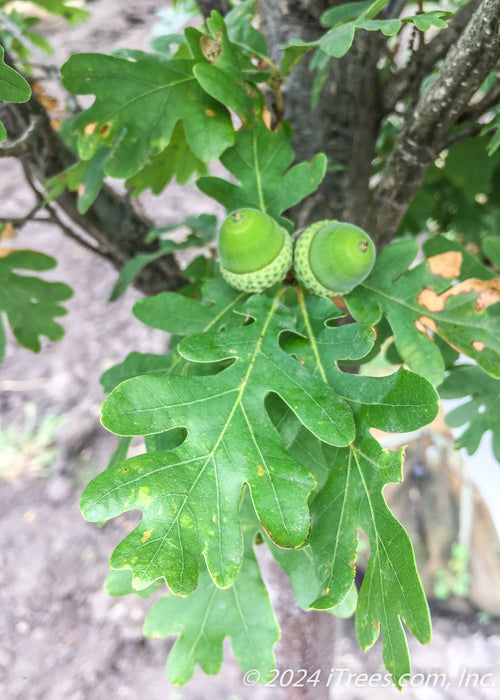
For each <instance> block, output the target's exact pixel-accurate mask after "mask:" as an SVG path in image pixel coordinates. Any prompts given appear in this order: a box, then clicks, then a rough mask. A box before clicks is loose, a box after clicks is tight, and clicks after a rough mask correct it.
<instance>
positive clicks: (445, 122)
mask: <svg viewBox="0 0 500 700" xmlns="http://www.w3.org/2000/svg"><path fill="white" fill-rule="evenodd" d="M499 29H500V2H498V0H483V1H482V2H481V4H480V5H479V7H478V9H477V11H476V12H475V14H474V15H473V17H472V18H471V20H470V21H469V23H468V25H467V27H466V28H465V30H464V31H463V33H462V35H461V36H460V38H459V39H458V41H457V42H456V43H455V45H454V46H453V47H452V48H451V49H450V50H449V51H448V53H447V55H446V58H445V59H444V61H443V63H442V65H441V67H440V69H439V70H438V72H437V74H436V77H435V78H434V80H433V82H432V83H431V85H430V86H429V88H428V89H427V91H426V92H425V93H424V95H423V96H422V97H421V98H420V100H419V102H418V103H417V105H416V107H415V109H414V110H413V111H412V112H411V113H409V114H408V115H407V118H406V121H405V124H404V125H403V128H402V130H401V132H400V133H399V136H398V138H397V140H396V143H395V145H394V148H393V150H392V152H391V154H390V156H389V158H388V160H387V163H386V166H385V168H384V170H383V172H382V176H381V180H380V183H379V185H378V187H377V190H376V192H375V196H374V198H373V201H372V204H371V206H370V208H369V211H368V215H367V217H366V225H367V227H368V229H369V231H370V233H371V234H372V235H373V236H374V238H375V239H376V242H377V243H378V245H379V246H382V247H383V246H384V245H386V244H387V243H389V242H390V240H391V239H392V238H393V237H394V234H395V232H396V230H397V228H398V226H399V223H400V221H401V218H402V217H403V215H404V213H405V211H406V209H407V207H408V205H409V203H410V202H411V200H412V198H413V197H414V195H415V193H416V192H417V190H418V188H419V187H420V185H421V184H422V181H423V179H424V176H425V173H426V170H427V168H428V167H429V165H430V164H431V163H432V161H433V160H434V158H435V157H436V156H437V155H438V153H439V152H440V151H441V150H442V149H443V148H444V146H445V145H446V142H447V140H448V137H449V135H450V132H451V130H452V128H453V127H454V126H455V124H456V123H457V121H458V119H459V118H460V116H461V114H463V112H464V111H465V110H466V109H467V106H468V104H469V101H470V99H471V97H472V96H473V94H474V93H475V92H476V90H477V89H478V88H479V86H480V85H481V83H482V82H483V80H484V79H485V77H486V76H487V75H488V73H489V72H490V71H491V70H493V69H494V67H495V65H496V63H497V60H498V58H499V57H500V31H499Z"/></svg>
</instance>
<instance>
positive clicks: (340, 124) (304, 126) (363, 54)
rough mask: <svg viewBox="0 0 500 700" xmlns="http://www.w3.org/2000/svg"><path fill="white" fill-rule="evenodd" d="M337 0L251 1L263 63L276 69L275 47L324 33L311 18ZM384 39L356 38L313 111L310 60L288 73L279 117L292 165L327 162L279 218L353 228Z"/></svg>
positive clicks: (364, 181)
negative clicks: (289, 133) (265, 54)
mask: <svg viewBox="0 0 500 700" xmlns="http://www.w3.org/2000/svg"><path fill="white" fill-rule="evenodd" d="M339 4H342V0H335V1H332V0H310V1H307V0H282V1H281V2H279V3H278V2H275V1H274V0H259V4H258V8H259V17H260V22H261V24H260V30H261V31H262V32H263V34H264V35H265V37H266V39H267V42H268V46H269V47H270V51H271V58H272V59H273V60H274V61H275V62H276V63H279V60H280V54H281V50H280V49H279V47H280V46H281V45H286V44H288V43H289V42H290V40H291V39H292V38H300V39H302V40H303V41H306V42H309V41H315V40H317V39H318V38H319V37H321V36H322V35H323V34H324V32H325V30H324V28H322V27H321V25H320V23H319V19H320V17H321V15H322V14H323V12H324V11H325V10H326V9H328V7H331V6H334V5H339ZM383 43H384V38H383V37H382V36H381V35H379V34H378V33H376V32H357V33H356V37H355V40H354V44H353V46H352V48H351V49H350V50H349V52H348V53H347V54H346V55H345V56H344V57H343V58H341V59H339V60H332V61H330V65H329V73H328V76H327V79H326V80H325V83H324V86H323V89H322V92H321V96H320V101H319V104H318V106H317V107H316V108H314V109H312V108H311V103H310V100H311V85H312V82H313V80H314V76H313V74H312V72H311V68H310V59H311V56H310V55H306V57H305V59H304V60H303V61H302V62H301V63H300V64H299V65H298V66H296V67H295V68H294V69H293V71H292V73H291V74H290V76H289V78H287V80H286V82H285V84H284V86H283V95H284V103H285V118H286V119H288V120H289V121H290V122H291V124H292V126H293V128H294V132H295V138H294V141H293V147H294V149H295V154H296V158H297V160H298V161H301V160H309V159H310V158H312V157H313V156H314V155H315V154H316V153H318V152H323V153H325V154H326V156H327V157H328V161H329V166H330V167H329V170H328V172H327V174H326V176H325V178H324V180H323V182H322V183H321V186H320V187H319V189H318V190H317V191H316V192H315V193H314V194H313V195H311V197H309V198H308V199H307V200H306V201H305V202H303V203H301V204H300V205H298V206H297V207H295V208H294V210H293V211H292V212H287V216H290V217H291V218H292V219H293V220H294V222H295V224H296V226H297V227H298V228H301V227H303V226H306V225H307V224H309V223H310V222H311V219H312V217H314V218H316V219H320V218H323V219H332V218H338V219H344V220H348V221H352V222H353V223H356V224H360V225H361V223H362V222H361V218H362V216H363V214H364V212H365V210H366V208H367V206H368V191H369V190H368V183H369V178H370V174H371V162H372V159H373V156H374V153H375V140H376V136H377V131H378V126H379V114H380V105H379V82H378V73H377V60H378V58H379V55H380V51H381V46H383Z"/></svg>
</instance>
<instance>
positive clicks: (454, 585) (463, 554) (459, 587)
mask: <svg viewBox="0 0 500 700" xmlns="http://www.w3.org/2000/svg"><path fill="white" fill-rule="evenodd" d="M468 564H469V550H468V549H467V548H466V547H464V546H463V545H461V544H460V543H458V542H455V543H454V544H452V546H451V557H450V561H449V562H448V566H447V568H446V569H440V570H439V571H437V572H436V583H435V585H434V595H435V596H436V598H440V599H442V600H445V599H446V598H449V597H450V596H451V595H456V596H460V597H465V596H467V594H468V593H469V584H470V573H469V571H468V570H467V569H468Z"/></svg>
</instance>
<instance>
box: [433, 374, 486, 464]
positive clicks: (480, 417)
mask: <svg viewBox="0 0 500 700" xmlns="http://www.w3.org/2000/svg"><path fill="white" fill-rule="evenodd" d="M439 393H440V395H441V397H442V398H443V399H459V398H460V399H461V398H465V397H467V398H468V399H469V400H468V401H466V402H465V403H463V404H461V405H460V406H458V407H457V408H454V409H452V410H451V411H450V412H449V413H447V414H446V423H447V424H448V425H449V426H450V427H451V428H459V427H461V426H466V428H465V430H464V431H463V432H462V434H461V435H460V437H459V438H457V440H456V444H457V446H459V447H465V449H466V450H467V452H468V453H469V454H470V455H471V454H474V452H475V451H476V450H477V449H478V447H479V444H480V442H481V440H482V438H483V435H484V434H485V433H486V432H487V431H488V430H491V433H492V438H493V439H492V445H493V453H494V455H495V457H496V459H497V460H498V461H499V462H500V423H499V420H498V416H499V415H500V379H493V378H492V377H490V376H489V375H488V374H486V372H484V371H483V370H482V369H481V368H480V367H477V366H475V365H460V366H458V367H454V368H453V369H452V370H451V372H450V373H449V374H448V375H447V377H446V379H445V380H444V382H443V383H442V384H441V385H440V386H439Z"/></svg>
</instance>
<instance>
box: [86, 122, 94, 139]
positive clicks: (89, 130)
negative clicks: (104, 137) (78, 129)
mask: <svg viewBox="0 0 500 700" xmlns="http://www.w3.org/2000/svg"><path fill="white" fill-rule="evenodd" d="M96 128H97V124H96V122H91V123H90V124H87V125H86V126H85V128H84V130H83V133H84V134H86V135H87V136H91V135H92V134H93V133H94V132H95V130H96Z"/></svg>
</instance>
